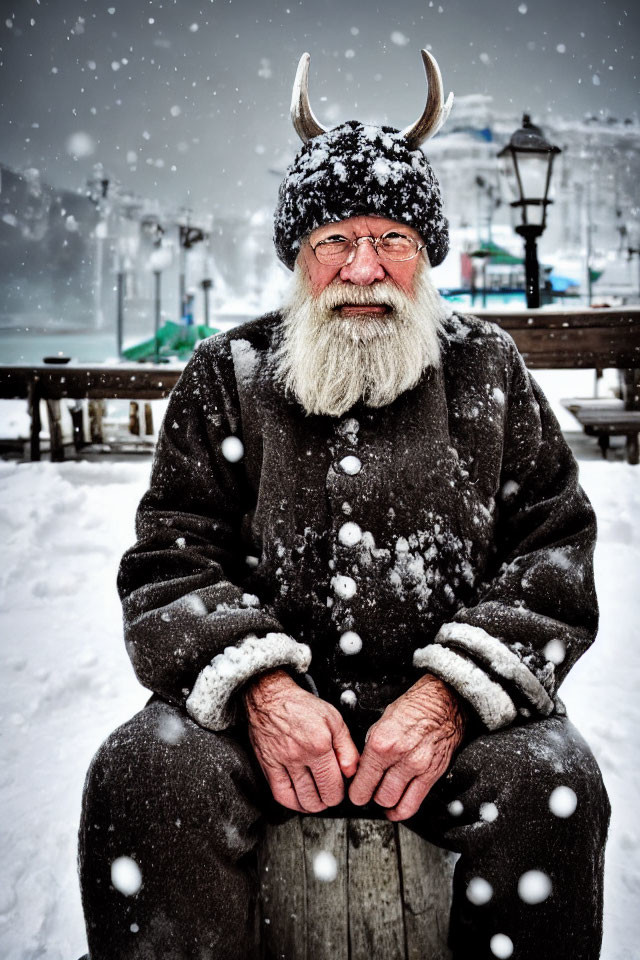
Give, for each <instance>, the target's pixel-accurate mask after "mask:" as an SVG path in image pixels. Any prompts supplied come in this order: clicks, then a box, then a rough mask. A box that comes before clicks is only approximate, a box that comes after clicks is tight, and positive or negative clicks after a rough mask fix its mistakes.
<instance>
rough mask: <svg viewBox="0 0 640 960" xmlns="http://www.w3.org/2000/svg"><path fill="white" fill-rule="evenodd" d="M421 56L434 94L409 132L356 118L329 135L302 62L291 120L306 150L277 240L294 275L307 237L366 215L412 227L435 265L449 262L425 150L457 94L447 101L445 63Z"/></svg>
mask: <svg viewBox="0 0 640 960" xmlns="http://www.w3.org/2000/svg"><path fill="white" fill-rule="evenodd" d="M421 52H422V59H423V63H424V67H425V71H426V74H427V82H428V87H429V95H428V99H427V103H426V106H425V109H424V111H423V113H422V116H421V117H419V119H418V120H417V121H416V122H415V123H413V124H411V126H409V127H406V128H405V129H404V130H402V131H399V130H397V129H396V128H395V127H387V126H382V127H378V126H373V125H367V124H363V123H360V122H359V121H357V120H348V121H346V123H342V124H340V126H338V127H334V128H333V129H331V130H327V129H326V128H325V127H323V126H322V125H321V124H320V123H319V122H318V120H317V119H316V117H315V116H314V114H313V111H312V110H311V106H310V104H309V97H308V93H307V84H308V73H309V59H310V58H309V54H308V53H304V54H303V55H302V57H301V58H300V62H299V64H298V72H297V74H296V79H295V83H294V86H293V94H292V98H291V118H292V121H293V125H294V127H295V129H296V130H297V132H298V133H299V135H300V137H301V138H302V140H303V141H304V145H303V146H302V148H301V149H300V151H299V153H298V154H297V156H296V157H295V159H294V161H293V163H292V164H291V166H290V167H288V169H287V171H286V174H285V177H284V180H283V181H282V183H281V184H280V189H279V191H278V204H277V207H276V211H275V219H274V236H273V239H274V243H275V247H276V252H277V254H278V257H279V258H280V260H282V262H283V263H285V264H286V266H287V267H289V269H290V270H293V267H294V264H295V260H296V257H297V255H298V252H299V250H300V245H301V240H302V238H303V237H305V236H306V235H307V234H309V233H310V232H311V231H312V230H315V228H316V227H319V226H321V225H322V224H324V223H332V222H337V221H339V220H345V219H347V218H348V217H355V216H358V215H362V214H377V215H378V216H381V217H387V218H389V219H391V220H396V221H398V222H401V223H406V224H408V225H409V226H411V227H413V228H414V229H415V230H417V231H418V233H419V234H420V235H421V236H422V239H423V241H424V243H425V246H426V249H427V254H428V256H429V262H430V263H431V265H432V266H437V265H438V264H439V263H442V261H443V260H444V258H445V257H446V255H447V252H448V249H449V226H448V223H447V220H446V219H445V217H444V215H443V212H442V200H441V197H440V185H439V183H438V180H437V178H436V176H435V174H434V172H433V170H432V169H431V166H430V164H429V162H428V160H427V159H426V157H425V156H424V154H423V153H422V150H420V144H421V143H422V142H423V141H424V140H426V139H428V138H429V137H431V136H434V135H435V134H436V133H437V132H438V130H439V129H440V128H441V127H442V125H443V123H444V122H445V120H446V118H447V116H448V114H449V111H450V109H451V104H452V102H453V94H450V95H449V97H448V99H447V102H446V103H444V101H443V95H442V77H441V75H440V70H439V68H438V64H437V63H436V61H435V59H434V58H433V57H432V56H431V54H429V53H428V52H427V51H426V50H422V51H421Z"/></svg>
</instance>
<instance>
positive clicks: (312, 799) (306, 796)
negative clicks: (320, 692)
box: [243, 670, 360, 813]
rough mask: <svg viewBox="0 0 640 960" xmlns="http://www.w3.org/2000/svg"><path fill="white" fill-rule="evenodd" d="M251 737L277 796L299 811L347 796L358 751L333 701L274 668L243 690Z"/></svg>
mask: <svg viewBox="0 0 640 960" xmlns="http://www.w3.org/2000/svg"><path fill="white" fill-rule="evenodd" d="M243 699H244V704H245V708H246V711H247V718H248V721H249V739H250V740H251V744H252V746H253V749H254V751H255V754H256V757H257V758H258V762H259V763H260V766H261V767H262V769H263V771H264V775H265V776H266V778H267V780H268V781H269V786H270V787H271V792H272V793H273V796H274V798H275V799H276V800H277V801H278V803H281V804H282V806H284V807H288V808H289V809H290V810H297V811H298V813H319V812H320V811H321V810H326V809H327V807H333V806H336V805H337V804H338V803H340V801H341V800H342V799H343V798H344V782H343V779H342V775H343V774H344V776H345V777H352V776H353V775H354V773H355V772H356V768H357V766H358V759H359V757H360V754H359V753H358V751H357V749H356V746H355V744H354V742H353V740H352V739H351V735H350V733H349V731H348V729H347V726H346V724H345V722H344V720H343V719H342V717H341V716H340V714H339V712H338V711H337V710H336V708H335V707H333V706H331V704H330V703H327V702H326V701H324V700H320V699H319V698H318V697H314V696H313V695H312V694H311V693H307V692H306V691H305V690H302V689H301V688H300V687H299V686H298V684H297V683H296V682H295V680H293V679H292V678H291V677H290V676H289V674H288V673H286V672H285V671H284V670H272V671H270V672H269V673H265V674H263V675H262V676H260V677H259V678H258V679H257V680H254V681H253V683H251V684H249V686H248V687H247V688H246V690H245V691H244V694H243Z"/></svg>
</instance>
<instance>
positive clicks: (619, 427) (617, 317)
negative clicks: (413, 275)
mask: <svg viewBox="0 0 640 960" xmlns="http://www.w3.org/2000/svg"><path fill="white" fill-rule="evenodd" d="M478 315H482V316H483V317H485V318H487V319H489V320H493V321H495V322H497V323H499V324H500V326H501V327H502V328H503V329H505V330H508V332H509V333H510V334H511V335H512V336H513V338H514V340H515V341H516V343H517V344H518V349H519V350H520V353H521V354H522V356H523V358H524V360H525V363H526V364H527V366H528V367H529V368H530V369H532V370H536V369H546V368H560V369H568V368H572V369H584V368H585V367H588V368H595V370H596V371H602V370H604V369H605V368H606V367H614V368H616V369H617V370H618V371H619V374H620V399H619V400H617V401H616V400H615V399H614V400H613V402H610V403H609V402H607V401H598V400H597V399H596V398H593V397H590V398H580V397H575V398H572V399H569V400H563V401H562V403H563V405H564V406H565V407H566V408H567V410H569V411H570V412H571V413H572V414H573V415H574V416H575V417H576V419H577V421H578V423H579V424H580V425H581V426H582V427H583V429H584V432H585V433H586V434H587V436H592V437H596V438H597V441H598V444H599V446H600V449H601V450H602V454H603V456H604V457H606V455H607V450H608V449H609V439H610V437H612V436H624V437H626V456H627V460H628V462H629V463H631V464H637V463H638V438H639V435H640V308H639V307H627V308H625V309H617V308H616V309H610V308H602V309H601V308H598V309H594V310H589V311H585V310H579V309H578V310H547V309H544V310H538V311H535V310H534V311H531V312H530V314H521V313H520V314H504V313H503V314H496V313H494V312H492V311H489V310H482V311H478Z"/></svg>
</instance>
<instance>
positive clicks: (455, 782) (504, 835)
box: [79, 698, 610, 960]
mask: <svg viewBox="0 0 640 960" xmlns="http://www.w3.org/2000/svg"><path fill="white" fill-rule="evenodd" d="M354 739H355V738H354ZM358 739H360V737H359V738H358ZM358 739H356V745H357V746H358V747H359V748H360V747H361V743H359V742H358ZM560 786H562V787H570V788H571V790H572V791H573V792H574V793H575V795H576V797H577V806H576V808H575V811H574V812H573V813H572V814H571V815H570V816H558V815H556V814H554V813H553V812H552V810H551V809H550V806H549V798H550V796H551V794H552V792H553V791H554V789H556V788H557V787H560ZM557 796H558V795H557V794H554V797H557ZM453 801H459V803H454V804H453V806H451V804H452V802H453ZM460 804H461V806H460ZM486 805H488V806H486ZM561 812H564V813H566V812H567V811H566V810H563V811H561ZM328 814H332V815H337V816H372V815H378V816H379V815H380V808H378V807H376V805H375V804H371V805H370V806H369V807H367V808H360V807H354V806H353V805H351V804H350V803H349V802H348V801H345V802H343V803H342V804H341V805H340V807H335V808H332V809H331V810H330V811H326V812H325V813H323V814H321V815H322V816H327V815H328ZM609 814H610V806H609V800H608V798H607V794H606V790H605V788H604V785H603V782H602V777H601V775H600V771H599V769H598V766H597V764H596V761H595V760H594V757H593V755H592V753H591V751H590V750H589V747H588V746H587V744H586V743H585V741H584V740H583V739H582V737H581V736H580V734H579V733H578V731H577V730H576V729H575V727H574V726H573V725H572V724H571V723H570V722H569V721H568V720H567V718H566V717H559V716H556V717H552V718H549V719H547V720H541V721H537V722H532V723H528V724H527V725H522V726H515V727H511V728H509V729H507V730H504V731H498V732H496V733H481V732H478V735H476V736H474V737H473V738H472V739H471V740H470V741H468V742H467V741H466V742H465V744H464V745H463V747H462V748H461V749H460V750H459V751H458V753H457V754H456V756H455V758H454V760H453V762H452V764H451V766H450V768H449V771H448V772H447V774H446V775H445V776H443V777H442V778H441V779H440V780H439V781H438V783H437V784H436V785H435V786H434V788H433V789H432V790H431V792H430V794H429V796H428V797H427V799H426V800H425V802H424V803H423V804H422V807H421V808H420V810H419V812H418V814H416V816H415V817H413V818H412V819H411V820H408V821H406V826H408V827H410V828H411V829H412V830H414V831H416V832H417V833H419V834H420V835H421V836H423V837H425V838H426V839H427V840H429V841H431V842H432V843H435V844H437V845H439V846H441V847H444V848H446V849H448V850H453V851H456V852H458V853H459V854H460V858H459V860H458V862H457V865H456V870H455V875H454V890H453V905H452V913H451V924H450V941H451V946H452V949H453V954H454V957H455V960H485V958H486V960H493V958H494V957H495V956H496V955H498V956H507V954H506V953H505V952H499V951H498V952H497V954H496V953H494V952H492V949H491V941H492V938H493V937H495V935H496V934H503V935H505V936H507V937H509V939H510V940H511V941H512V943H513V952H512V954H511V956H512V957H513V958H514V960H534V958H535V960H541V958H544V960H597V958H598V957H599V955H600V943H601V938H602V886H603V867H604V846H605V840H606V834H607V827H608V822H609ZM292 815H293V814H292V812H291V811H288V810H286V809H285V808H284V807H282V806H280V805H279V804H277V803H276V802H275V801H274V800H273V797H272V796H271V793H270V790H269V787H268V784H267V782H266V780H265V778H264V776H263V774H262V771H261V769H260V767H259V765H258V763H257V760H256V758H255V755H254V753H253V751H252V749H251V746H250V744H249V743H248V741H247V739H246V733H245V731H243V730H242V729H240V728H234V729H232V730H230V731H227V732H225V733H212V732H210V731H207V730H204V729H202V728H201V727H199V726H197V724H195V723H193V721H191V719H190V718H189V717H188V716H186V714H184V713H182V712H180V711H179V710H177V709H175V708H174V707H172V706H169V705H168V704H166V703H164V702H162V701H160V700H158V699H155V698H154V699H152V701H150V703H149V704H147V706H146V707H145V708H144V709H143V710H142V711H141V712H140V713H138V714H137V715H136V716H135V717H134V718H133V719H132V720H131V721H129V723H126V724H124V725H123V726H122V727H120V728H119V729H118V730H116V731H115V733H113V734H112V735H111V736H110V737H109V739H108V740H107V741H106V742H105V743H104V744H103V746H102V747H101V748H100V750H99V751H98V753H97V755H96V757H95V758H94V760H93V763H92V765H91V768H90V770H89V772H88V775H87V782H86V786H85V794H84V802H83V813H82V822H81V827H80V853H79V864H80V879H81V886H82V900H83V906H84V912H85V920H86V926H87V937H88V943H89V956H90V958H91V960H196V958H197V960H214V958H224V960H249V958H254V957H258V956H260V952H259V944H258V939H259V933H258V931H257V928H256V924H255V922H254V918H255V914H256V910H255V905H256V898H257V892H258V877H257V869H256V854H257V847H258V844H259V842H260V839H261V835H262V831H263V828H264V825H265V823H266V822H267V821H269V822H283V821H284V820H286V819H287V818H288V817H289V816H292ZM121 857H126V858H130V860H133V861H135V863H136V864H137V865H138V867H139V870H140V873H141V885H140V886H139V889H137V892H132V890H133V889H134V888H135V887H137V885H138V883H139V880H140V877H139V876H138V875H137V874H136V871H135V868H133V879H132V880H131V878H130V877H129V875H128V874H127V871H126V869H125V872H124V876H125V880H126V881H127V882H129V881H130V886H128V887H127V882H125V883H124V884H123V883H122V881H121V880H120V879H119V877H118V874H117V873H116V874H113V875H112V865H113V864H114V862H119V863H124V866H125V868H126V867H127V866H128V867H130V868H131V867H132V864H131V863H130V860H125V861H120V860H119V858H121ZM529 871H539V873H537V874H535V875H533V876H531V875H530V874H529ZM129 873H131V871H129ZM540 874H544V877H541V875H540ZM523 875H524V879H523V880H521V878H522V877H523ZM114 876H115V879H116V886H114V885H113V883H112V879H113V877H114ZM545 877H546V878H548V879H547V880H545ZM476 878H481V879H482V880H484V881H486V882H487V883H488V884H489V885H490V888H491V891H492V892H491V896H490V899H489V900H488V901H487V902H484V903H482V902H477V901H478V900H483V899H486V896H487V887H486V886H485V885H483V884H478V882H477V880H476ZM472 880H474V881H475V882H474V883H473V884H471V887H469V884H470V881H472ZM549 882H550V892H548V891H549ZM123 886H124V888H125V889H124V891H123V889H122V888H123ZM545 886H546V888H547V893H548V895H546V896H545V898H544V899H542V900H540V899H539V898H540V896H542V895H544V894H545ZM118 887H119V888H120V889H118ZM483 894H484V896H483ZM469 895H471V897H470V896H469ZM522 896H524V897H525V899H522ZM532 898H533V900H534V901H536V900H538V901H539V902H531V900H532ZM473 901H476V902H473ZM504 942H505V941H504V940H503V941H502V943H503V944H504ZM495 945H496V941H494V946H495Z"/></svg>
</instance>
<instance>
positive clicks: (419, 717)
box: [349, 674, 465, 820]
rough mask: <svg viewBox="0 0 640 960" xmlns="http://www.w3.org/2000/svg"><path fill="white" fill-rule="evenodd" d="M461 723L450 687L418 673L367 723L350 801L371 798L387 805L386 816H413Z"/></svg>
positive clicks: (446, 763) (443, 763) (444, 763)
mask: <svg viewBox="0 0 640 960" xmlns="http://www.w3.org/2000/svg"><path fill="white" fill-rule="evenodd" d="M464 723H465V721H464V714H463V712H462V708H461V705H460V702H459V700H458V698H457V695H456V694H455V693H454V691H453V690H451V688H450V687H448V686H447V685H446V684H445V683H444V682H443V681H442V680H439V679H438V677H434V676H432V675H431V674H427V675H425V676H424V677H421V678H420V680H418V681H417V683H415V684H414V685H413V686H412V687H411V688H410V689H409V690H407V692H406V693H404V694H403V695H402V696H401V697H398V699H397V700H394V701H393V703H390V704H389V706H388V707H387V708H386V710H385V711H384V713H383V715H382V716H381V717H380V719H379V720H378V721H376V723H374V724H373V726H372V727H370V729H369V731H368V733H367V740H366V743H365V748H364V750H363V752H362V757H361V759H360V764H359V766H358V772H357V774H356V776H355V778H354V780H353V782H352V783H351V786H350V788H349V797H350V799H351V801H352V802H353V803H355V804H358V805H362V804H365V803H368V802H369V800H370V799H371V797H373V799H374V800H375V801H376V803H379V804H380V806H381V807H387V808H388V809H387V813H386V816H387V819H388V820H406V819H407V818H408V817H412V816H413V815H414V814H415V813H417V811H418V809H419V807H420V804H421V803H422V801H423V800H424V798H425V797H426V795H427V794H428V792H429V790H430V789H431V787H432V786H433V785H434V783H435V782H436V780H438V779H439V778H440V777H441V776H442V774H443V773H444V772H445V771H446V769H447V767H448V766H449V763H450V762H451V757H452V754H453V752H454V750H455V749H456V747H457V746H458V745H459V744H460V741H461V740H462V736H463V733H464Z"/></svg>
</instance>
